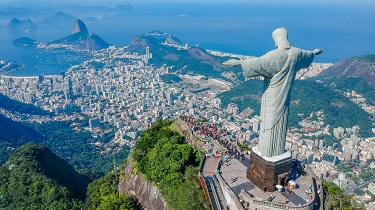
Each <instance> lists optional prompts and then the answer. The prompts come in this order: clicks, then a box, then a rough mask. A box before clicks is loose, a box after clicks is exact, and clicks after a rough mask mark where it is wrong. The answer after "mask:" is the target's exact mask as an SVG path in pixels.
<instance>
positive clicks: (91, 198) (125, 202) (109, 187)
mask: <svg viewBox="0 0 375 210" xmlns="http://www.w3.org/2000/svg"><path fill="white" fill-rule="evenodd" d="M117 179H118V177H116V174H115V173H112V172H110V173H108V174H107V175H106V176H104V177H102V178H100V179H96V180H94V181H93V182H92V183H90V184H89V187H88V189H87V198H86V203H85V205H84V209H89V210H96V209H98V210H107V209H111V210H125V209H126V210H133V209H134V210H137V209H142V208H141V206H140V205H139V204H138V203H137V201H136V199H135V198H133V197H130V196H128V195H125V194H122V193H118V192H117V185H115V184H114V183H117Z"/></svg>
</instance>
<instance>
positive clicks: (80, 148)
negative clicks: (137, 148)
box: [29, 121, 129, 178]
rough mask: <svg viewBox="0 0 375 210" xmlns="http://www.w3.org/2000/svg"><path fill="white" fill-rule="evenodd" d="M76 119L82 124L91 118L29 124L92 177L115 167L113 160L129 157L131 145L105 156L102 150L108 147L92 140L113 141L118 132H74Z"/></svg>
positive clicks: (49, 143) (55, 148)
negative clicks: (95, 143) (95, 136)
mask: <svg viewBox="0 0 375 210" xmlns="http://www.w3.org/2000/svg"><path fill="white" fill-rule="evenodd" d="M73 122H76V123H78V127H82V126H84V125H85V124H86V123H87V121H51V122H48V123H45V124H31V125H29V126H30V127H32V128H34V129H35V130H36V131H37V132H38V133H39V134H41V135H43V136H44V137H45V139H44V140H43V141H42V143H43V144H44V145H46V146H48V147H49V148H51V150H52V151H53V152H54V153H56V154H57V155H58V156H59V157H61V158H63V159H65V160H67V161H68V162H69V163H70V164H71V165H73V166H74V167H75V168H76V169H77V170H78V171H80V173H83V174H86V175H88V176H89V177H90V178H99V177H101V176H104V175H105V174H106V173H107V172H109V171H110V170H111V169H112V167H113V159H116V160H124V159H125V158H126V157H127V156H128V154H129V148H128V147H125V148H124V149H122V150H120V151H119V152H118V153H115V154H112V153H107V154H106V155H104V156H103V155H102V154H101V151H104V150H105V148H99V147H97V146H95V145H93V144H92V143H94V142H102V143H106V142H109V141H110V140H111V139H112V138H113V137H114V132H109V133H106V134H103V135H102V136H100V137H98V138H94V137H92V135H91V132H89V131H84V130H81V131H74V130H73V127H71V126H70V125H71V124H72V123H73ZM115 147H118V145H117V144H115V145H112V148H115Z"/></svg>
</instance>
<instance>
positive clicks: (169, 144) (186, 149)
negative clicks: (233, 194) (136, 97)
mask: <svg viewBox="0 0 375 210" xmlns="http://www.w3.org/2000/svg"><path fill="white" fill-rule="evenodd" d="M171 124H172V121H167V120H166V121H161V120H159V121H157V122H156V123H154V124H153V125H152V126H151V128H150V129H148V130H146V131H145V132H144V133H143V134H142V135H141V137H140V139H139V140H138V141H137V143H136V145H135V146H134V150H133V153H132V157H133V160H134V163H133V164H134V167H135V168H136V170H138V171H139V172H142V173H143V174H145V175H146V177H147V179H149V180H150V181H151V182H152V183H153V184H155V185H158V188H159V190H160V191H161V193H162V195H163V197H164V198H165V200H166V202H167V205H168V208H169V209H171V210H173V209H187V210H188V209H192V210H193V209H207V208H208V206H207V204H206V202H205V199H204V195H203V192H202V190H201V187H200V185H199V183H198V181H197V174H198V165H199V162H200V157H201V154H200V153H199V152H198V151H196V150H195V149H194V148H193V147H191V146H190V145H188V144H184V140H185V139H184V137H183V136H181V135H180V134H179V133H177V132H175V131H173V130H171V129H170V125H171Z"/></svg>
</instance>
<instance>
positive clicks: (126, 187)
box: [118, 157, 168, 210]
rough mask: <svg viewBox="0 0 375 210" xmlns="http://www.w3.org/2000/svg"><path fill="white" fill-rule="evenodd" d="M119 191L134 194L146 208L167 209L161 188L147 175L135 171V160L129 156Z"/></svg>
mask: <svg viewBox="0 0 375 210" xmlns="http://www.w3.org/2000/svg"><path fill="white" fill-rule="evenodd" d="M118 190H119V192H123V193H129V194H131V195H134V196H135V197H136V198H137V199H138V201H139V203H140V204H141V205H142V206H143V207H144V208H145V209H149V210H152V209H158V210H167V209H168V208H167V203H166V202H165V200H164V198H163V197H162V195H161V193H160V192H159V189H158V188H157V187H156V186H153V185H152V184H151V182H149V181H148V180H147V179H146V177H145V175H143V174H141V173H134V168H133V162H132V160H131V158H130V157H129V158H128V160H127V162H126V166H125V175H124V178H123V179H122V180H121V181H120V184H119V186H118Z"/></svg>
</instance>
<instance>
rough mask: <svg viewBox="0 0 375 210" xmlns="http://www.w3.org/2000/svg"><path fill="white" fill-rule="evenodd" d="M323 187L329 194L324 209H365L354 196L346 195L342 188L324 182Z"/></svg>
mask: <svg viewBox="0 0 375 210" xmlns="http://www.w3.org/2000/svg"><path fill="white" fill-rule="evenodd" d="M323 187H324V190H325V192H326V193H327V194H326V197H325V206H324V207H325V208H324V209H343V210H353V209H365V208H364V207H363V206H362V205H360V204H358V203H357V202H356V201H355V200H354V199H353V197H352V196H350V195H345V194H344V192H343V191H342V190H341V189H340V187H338V186H336V185H331V184H330V183H328V182H323Z"/></svg>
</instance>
